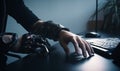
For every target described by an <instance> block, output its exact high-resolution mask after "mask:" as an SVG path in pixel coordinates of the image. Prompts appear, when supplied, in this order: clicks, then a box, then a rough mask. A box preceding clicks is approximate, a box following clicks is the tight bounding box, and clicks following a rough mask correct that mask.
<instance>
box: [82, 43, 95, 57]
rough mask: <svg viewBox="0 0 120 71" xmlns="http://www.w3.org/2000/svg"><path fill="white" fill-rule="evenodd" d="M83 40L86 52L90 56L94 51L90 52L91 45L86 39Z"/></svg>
mask: <svg viewBox="0 0 120 71" xmlns="http://www.w3.org/2000/svg"><path fill="white" fill-rule="evenodd" d="M83 42H84V43H85V46H86V50H87V52H88V54H89V55H90V56H93V54H94V53H92V48H91V46H90V45H89V44H88V43H87V42H86V41H83Z"/></svg>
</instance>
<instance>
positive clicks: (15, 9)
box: [6, 0, 39, 32]
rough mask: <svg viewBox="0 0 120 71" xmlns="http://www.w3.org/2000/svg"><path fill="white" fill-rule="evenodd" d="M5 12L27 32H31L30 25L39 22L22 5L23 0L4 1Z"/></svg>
mask: <svg viewBox="0 0 120 71" xmlns="http://www.w3.org/2000/svg"><path fill="white" fill-rule="evenodd" d="M6 5H7V12H8V14H9V15H10V16H12V17H13V18H14V19H16V21H17V22H18V23H20V24H21V25H22V26H23V27H24V28H25V29H26V30H27V31H29V32H32V25H33V24H34V23H35V22H36V21H38V20H39V18H38V17H37V16H35V14H33V13H32V11H30V10H29V9H28V8H27V7H26V6H25V4H24V2H23V0H12V1H11V0H6Z"/></svg>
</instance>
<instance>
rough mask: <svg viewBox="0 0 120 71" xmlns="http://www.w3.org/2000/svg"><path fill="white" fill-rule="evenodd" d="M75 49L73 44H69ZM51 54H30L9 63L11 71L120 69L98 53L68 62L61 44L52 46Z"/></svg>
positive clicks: (100, 70) (71, 48)
mask: <svg viewBox="0 0 120 71" xmlns="http://www.w3.org/2000/svg"><path fill="white" fill-rule="evenodd" d="M69 48H70V50H71V51H72V50H73V45H72V44H70V45H69ZM52 49H53V50H52V51H51V52H50V54H49V55H48V56H47V57H45V58H41V57H39V56H38V55H36V54H31V55H28V56H27V57H25V58H23V59H22V60H18V61H16V62H14V63H11V64H9V65H8V69H9V70H10V71H120V67H118V66H116V65H115V64H113V62H112V60H111V59H106V58H104V57H101V56H100V55H98V54H95V55H94V56H93V57H91V58H89V59H86V60H83V61H79V62H76V63H73V62H67V61H66V58H65V53H64V51H63V49H62V47H61V46H60V45H59V44H56V45H54V46H53V47H52Z"/></svg>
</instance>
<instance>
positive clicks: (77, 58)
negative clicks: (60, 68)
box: [68, 52, 85, 62]
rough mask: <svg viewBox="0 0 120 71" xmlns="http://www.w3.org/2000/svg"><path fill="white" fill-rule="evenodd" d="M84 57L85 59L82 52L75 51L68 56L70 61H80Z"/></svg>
mask: <svg viewBox="0 0 120 71" xmlns="http://www.w3.org/2000/svg"><path fill="white" fill-rule="evenodd" d="M83 59H85V58H84V56H83V55H82V54H77V53H76V52H73V53H71V54H70V55H69V56H68V61H70V62H78V61H81V60H83Z"/></svg>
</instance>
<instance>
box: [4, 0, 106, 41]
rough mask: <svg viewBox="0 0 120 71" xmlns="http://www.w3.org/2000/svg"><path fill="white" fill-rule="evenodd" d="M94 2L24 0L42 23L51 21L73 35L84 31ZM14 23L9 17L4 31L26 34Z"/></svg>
mask: <svg viewBox="0 0 120 71" xmlns="http://www.w3.org/2000/svg"><path fill="white" fill-rule="evenodd" d="M95 1H96V0H24V2H25V4H26V5H27V6H28V7H29V8H30V9H31V10H32V11H33V13H35V14H36V15H37V16H38V17H39V18H40V19H42V20H44V21H47V20H53V21H54V22H55V23H58V24H63V25H64V26H66V27H68V28H70V30H71V31H72V32H74V33H80V32H85V31H86V24H87V21H88V20H89V17H90V15H91V14H92V13H93V12H94V11H95V5H96V4H95V3H96V2H95ZM104 1H105V0H99V3H100V5H101V4H102V3H103V2H104ZM16 23H17V22H16V21H15V20H14V19H13V18H12V17H10V16H9V17H8V25H7V30H6V31H9V32H11V31H12V32H17V33H18V34H19V35H22V34H24V33H26V32H27V31H25V29H23V28H22V27H21V26H20V25H19V24H16ZM13 26H14V27H13ZM51 42H52V41H51Z"/></svg>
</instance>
